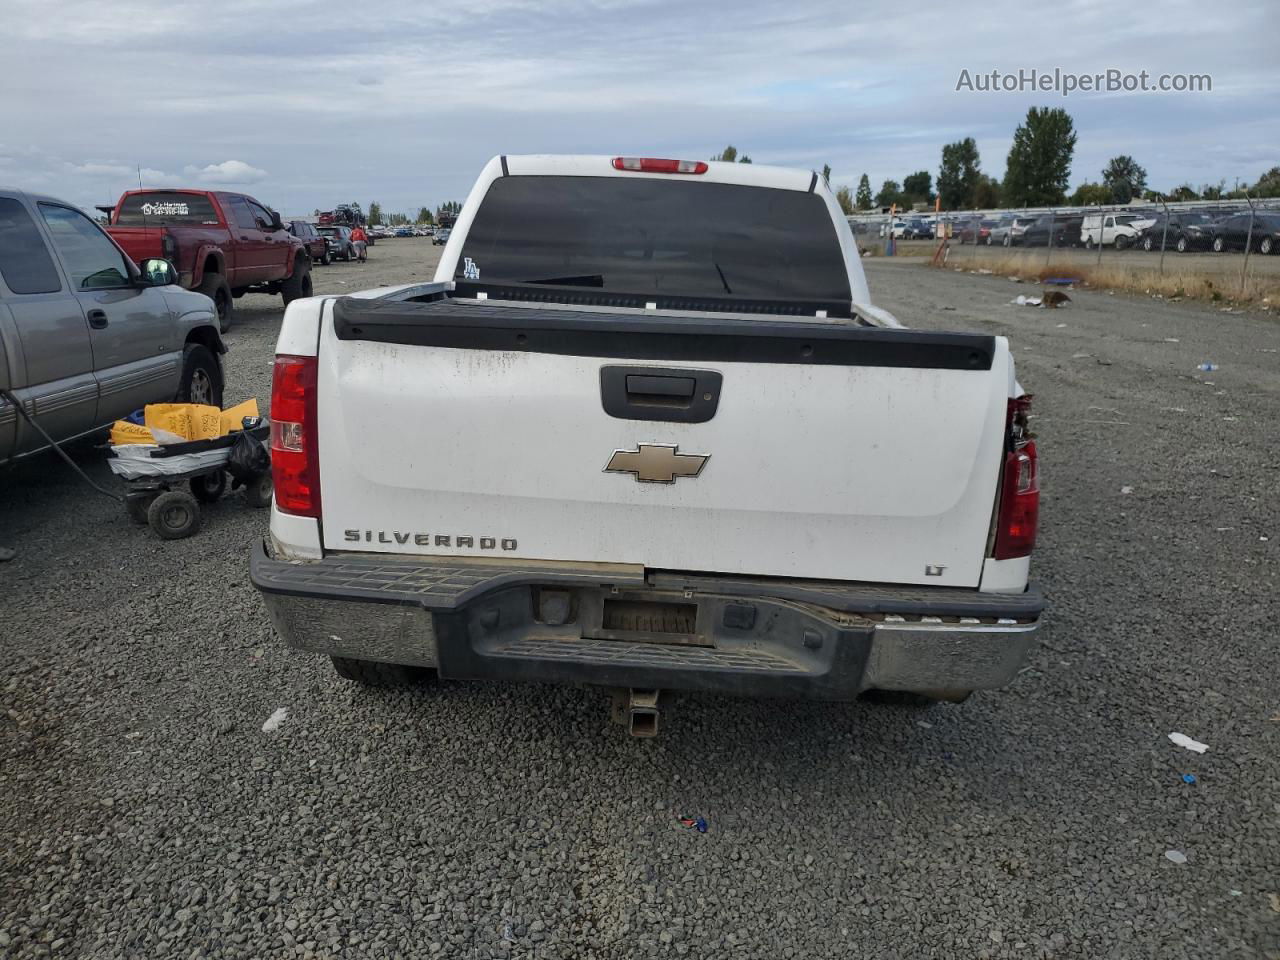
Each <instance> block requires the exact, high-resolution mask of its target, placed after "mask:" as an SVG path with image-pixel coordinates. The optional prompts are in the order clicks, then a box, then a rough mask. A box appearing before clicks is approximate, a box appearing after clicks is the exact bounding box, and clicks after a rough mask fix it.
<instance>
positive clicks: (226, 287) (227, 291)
mask: <svg viewBox="0 0 1280 960" xmlns="http://www.w3.org/2000/svg"><path fill="white" fill-rule="evenodd" d="M196 293H203V294H204V295H205V296H206V297H208V298H209V299H210V300H212V301H213V306H214V309H215V310H216V311H217V313H218V332H220V333H226V332H227V331H228V330H230V329H231V321H232V313H233V312H234V311H233V310H232V306H231V302H232V297H231V284H229V283H227V278H226V277H224V276H223V275H222V274H220V273H206V274H205V275H204V279H203V280H201V281H200V286H198V287H197V288H196Z"/></svg>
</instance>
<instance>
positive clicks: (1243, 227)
mask: <svg viewBox="0 0 1280 960" xmlns="http://www.w3.org/2000/svg"><path fill="white" fill-rule="evenodd" d="M1251 221H1252V229H1251V228H1250V222H1251ZM941 222H942V223H947V222H950V223H951V225H952V226H951V231H952V232H951V235H952V237H953V238H954V239H955V240H956V241H957V242H959V243H980V244H986V245H988V246H1005V247H1013V246H1027V247H1045V246H1049V245H1050V244H1052V245H1053V246H1055V247H1075V246H1080V247H1084V248H1085V249H1086V250H1090V249H1093V248H1094V247H1095V246H1096V245H1099V244H1100V245H1102V246H1107V247H1115V248H1116V249H1117V250H1124V249H1127V248H1132V247H1137V248H1141V249H1143V250H1147V251H1158V250H1160V249H1161V247H1162V246H1163V248H1164V249H1166V250H1175V251H1177V252H1179V253H1186V252H1188V251H1196V250H1211V251H1213V252H1215V253H1223V252H1226V251H1242V250H1244V249H1245V247H1246V246H1248V248H1249V249H1250V250H1253V251H1254V252H1255V253H1262V254H1272V253H1277V252H1280V210H1274V209H1270V208H1266V209H1263V210H1259V211H1256V212H1254V213H1252V214H1251V213H1250V212H1249V211H1247V210H1246V211H1240V210H1229V211H1215V210H1207V211H1176V212H1171V213H1169V214H1167V215H1166V214H1165V213H1163V212H1158V211H1154V210H1152V211H1141V210H1139V211H1131V212H1124V211H1118V212H1113V213H1111V212H1109V213H1084V212H1079V213H1076V212H1059V213H1044V214H1039V215H1036V216H1030V215H1007V216H1003V217H976V216H970V217H959V218H947V217H943V218H942V220H941ZM924 226H925V227H926V229H930V230H933V229H935V228H934V227H933V226H932V224H928V223H925V224H924ZM881 235H882V236H883V232H882V234H881ZM912 235H913V234H912V233H910V232H908V231H902V232H899V229H898V227H897V226H896V222H895V227H894V236H895V237H904V238H907V239H910V238H911V237H912Z"/></svg>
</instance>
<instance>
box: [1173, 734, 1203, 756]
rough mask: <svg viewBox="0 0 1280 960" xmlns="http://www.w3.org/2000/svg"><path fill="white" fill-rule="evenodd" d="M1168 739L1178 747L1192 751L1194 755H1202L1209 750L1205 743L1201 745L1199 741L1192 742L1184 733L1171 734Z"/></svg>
mask: <svg viewBox="0 0 1280 960" xmlns="http://www.w3.org/2000/svg"><path fill="white" fill-rule="evenodd" d="M1169 739H1170V740H1172V741H1173V742H1174V743H1175V744H1177V745H1178V746H1180V747H1186V748H1187V749H1188V750H1193V751H1195V752H1196V753H1204V752H1205V751H1206V750H1208V749H1209V745H1208V744H1207V743H1201V742H1200V741H1199V740H1192V739H1191V738H1190V737H1188V736H1187V735H1186V734H1185V733H1171V734H1169Z"/></svg>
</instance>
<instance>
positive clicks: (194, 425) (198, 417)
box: [142, 403, 222, 440]
mask: <svg viewBox="0 0 1280 960" xmlns="http://www.w3.org/2000/svg"><path fill="white" fill-rule="evenodd" d="M142 419H143V422H144V423H145V424H146V425H147V426H148V427H155V428H157V429H160V430H168V431H169V432H170V433H176V434H177V435H178V436H180V437H182V438H184V439H186V440H213V439H214V438H215V437H220V436H222V411H221V410H219V409H218V408H217V407H212V406H206V405H204V404H201V403H149V404H147V405H146V406H145V407H143V409H142Z"/></svg>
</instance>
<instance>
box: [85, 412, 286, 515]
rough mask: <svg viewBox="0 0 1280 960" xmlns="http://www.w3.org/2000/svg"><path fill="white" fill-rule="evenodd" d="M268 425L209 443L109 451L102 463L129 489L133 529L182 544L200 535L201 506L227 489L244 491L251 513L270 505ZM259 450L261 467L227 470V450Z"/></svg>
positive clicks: (127, 498)
mask: <svg viewBox="0 0 1280 960" xmlns="http://www.w3.org/2000/svg"><path fill="white" fill-rule="evenodd" d="M269 434H270V424H269V423H267V421H265V420H262V421H259V422H258V423H256V424H255V425H253V426H250V427H246V428H245V429H244V430H242V431H239V430H238V431H236V432H235V433H230V434H227V435H226V436H223V437H217V438H216V439H213V440H192V441H190V442H188V443H174V444H168V445H164V446H154V445H150V444H147V445H143V444H132V445H128V446H113V447H112V448H111V451H112V455H111V457H110V458H109V459H108V461H107V463H108V465H109V466H110V467H111V471H112V472H113V473H115V474H116V475H118V476H120V477H122V478H124V480H125V482H126V483H127V484H128V492H127V493H126V494H125V510H126V511H127V512H128V514H129V517H130V519H132V520H133V521H134V522H135V523H145V524H147V525H149V526H150V527H151V529H152V530H153V531H155V534H156V536H158V537H160V539H162V540H181V539H183V538H184V537H190V536H192V535H194V534H195V533H197V532H198V531H199V529H200V521H201V516H200V505H201V504H205V503H213V502H214V501H216V500H218V499H219V498H220V497H221V496H222V495H223V494H224V493H225V492H226V490H227V486H228V479H230V485H231V488H232V489H233V490H234V489H235V488H237V487H240V486H243V487H244V488H245V499H246V500H247V501H248V502H249V505H250V506H253V507H268V506H270V505H271V461H270V455H269V453H268V452H267V443H266V441H267V437H268V436H269ZM242 437H245V438H247V439H248V440H252V441H253V442H255V443H257V444H259V445H260V447H261V448H262V453H263V455H262V456H261V457H260V458H259V460H260V462H261V465H260V466H258V467H255V468H252V469H250V470H247V471H246V470H244V469H237V470H228V465H229V463H230V460H231V452H232V448H233V447H234V446H235V445H236V443H237V442H241V438H242Z"/></svg>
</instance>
